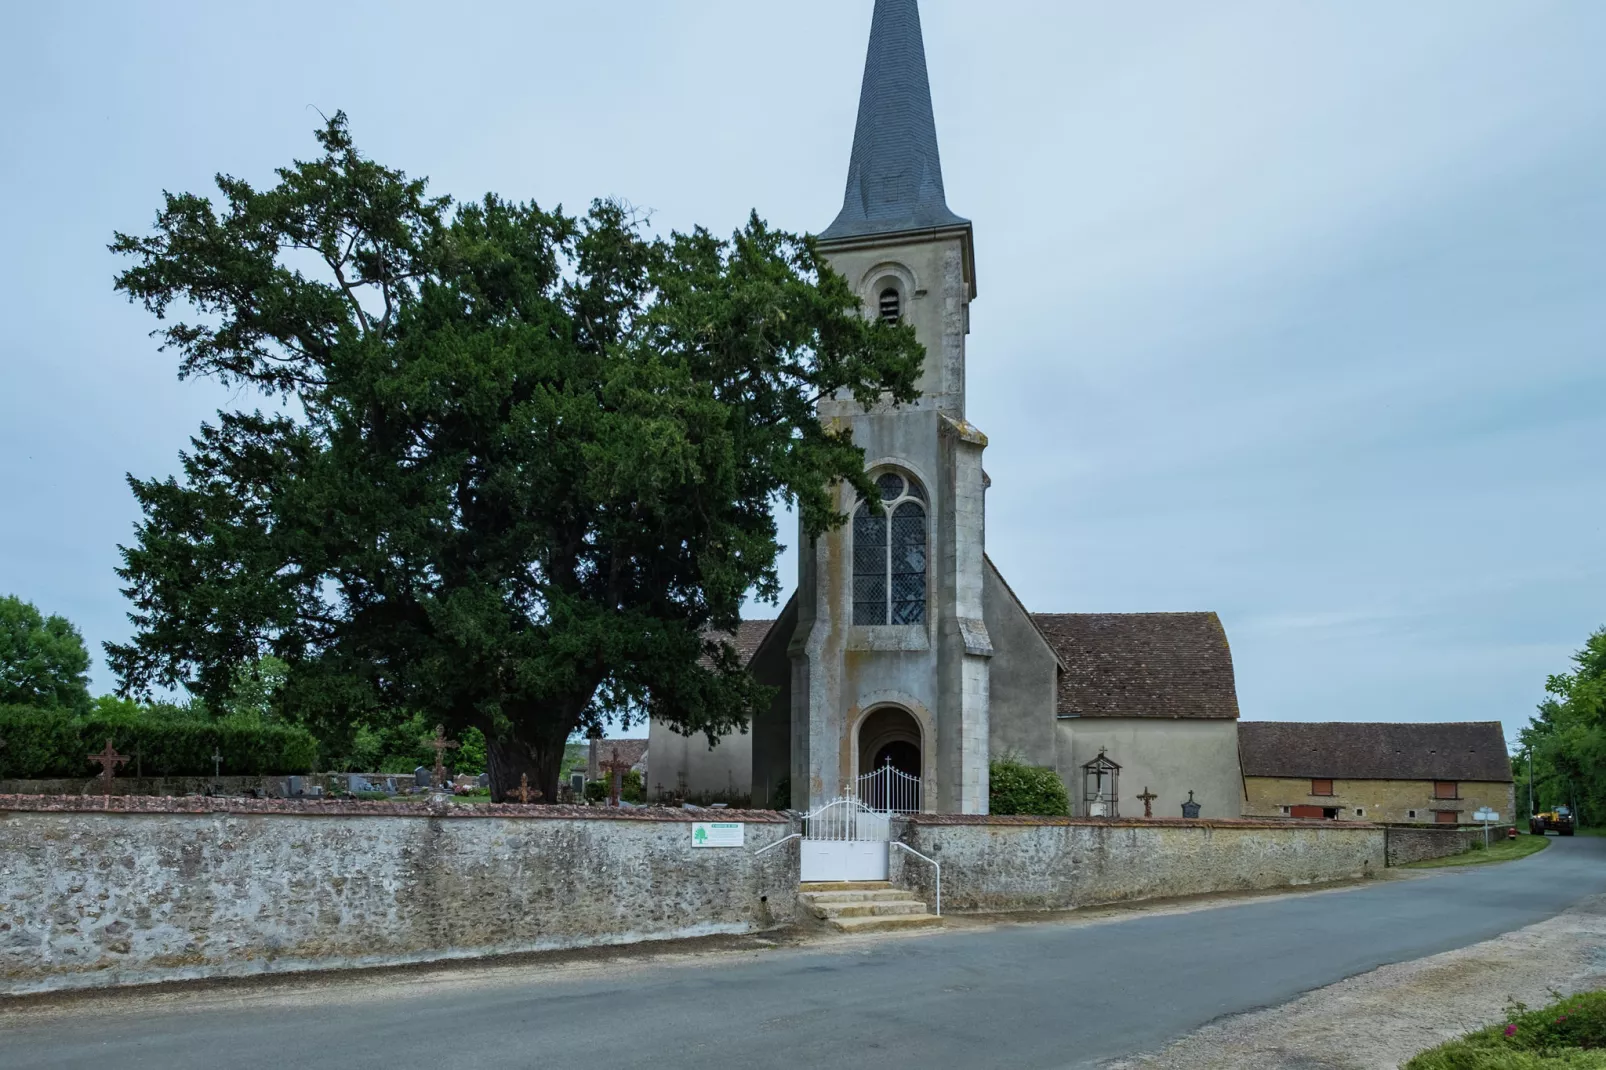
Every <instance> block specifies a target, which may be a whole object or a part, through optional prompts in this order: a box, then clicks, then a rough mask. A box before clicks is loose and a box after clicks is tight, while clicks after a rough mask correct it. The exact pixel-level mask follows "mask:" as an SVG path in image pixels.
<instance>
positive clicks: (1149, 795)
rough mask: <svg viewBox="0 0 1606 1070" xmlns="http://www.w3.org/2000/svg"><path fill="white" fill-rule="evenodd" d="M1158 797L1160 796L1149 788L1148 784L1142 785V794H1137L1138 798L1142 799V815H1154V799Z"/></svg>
mask: <svg viewBox="0 0 1606 1070" xmlns="http://www.w3.org/2000/svg"><path fill="white" fill-rule="evenodd" d="M1159 797H1160V796H1158V795H1156V794H1155V793H1154V792H1152V791H1150V790H1149V786H1148V785H1147V784H1145V785H1144V786H1143V794H1142V795H1139V796H1138V798H1139V799H1141V800H1142V801H1143V816H1144V817H1153V816H1154V800H1156V799H1158V798H1159Z"/></svg>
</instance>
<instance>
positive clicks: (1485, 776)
mask: <svg viewBox="0 0 1606 1070" xmlns="http://www.w3.org/2000/svg"><path fill="white" fill-rule="evenodd" d="M1238 754H1239V758H1240V760H1241V761H1242V763H1243V772H1244V776H1260V777H1296V778H1301V779H1302V778H1305V777H1313V778H1317V779H1324V780H1325V779H1334V780H1458V781H1459V780H1467V781H1499V782H1502V783H1505V782H1509V781H1510V780H1511V759H1510V758H1509V756H1508V755H1507V754H1506V740H1505V734H1504V732H1503V730H1502V728H1501V725H1500V722H1498V721H1453V722H1442V723H1437V724H1400V723H1394V722H1345V721H1336V722H1335V721H1329V722H1298V721H1243V722H1241V723H1240V724H1239V725H1238Z"/></svg>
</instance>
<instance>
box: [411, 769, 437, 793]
mask: <svg viewBox="0 0 1606 1070" xmlns="http://www.w3.org/2000/svg"><path fill="white" fill-rule="evenodd" d="M432 783H434V773H433V771H432V770H431V769H430V768H429V767H428V766H424V765H420V766H418V767H417V768H415V769H414V770H413V787H415V788H427V787H429V786H430V785H431V784H432Z"/></svg>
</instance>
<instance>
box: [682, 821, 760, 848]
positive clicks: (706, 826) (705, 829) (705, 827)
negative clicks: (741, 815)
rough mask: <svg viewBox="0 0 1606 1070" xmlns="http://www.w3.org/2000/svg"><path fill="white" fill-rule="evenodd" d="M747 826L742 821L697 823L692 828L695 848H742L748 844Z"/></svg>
mask: <svg viewBox="0 0 1606 1070" xmlns="http://www.w3.org/2000/svg"><path fill="white" fill-rule="evenodd" d="M746 834H747V826H746V825H744V824H742V823H741V822H740V821H697V822H694V823H693V824H692V827H691V845H692V846H693V847H740V846H742V845H743V844H744V843H745V842H746V838H747V836H746Z"/></svg>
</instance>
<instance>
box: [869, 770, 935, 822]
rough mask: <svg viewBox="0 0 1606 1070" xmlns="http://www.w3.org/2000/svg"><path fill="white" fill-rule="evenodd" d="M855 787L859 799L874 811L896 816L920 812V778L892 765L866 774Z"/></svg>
mask: <svg viewBox="0 0 1606 1070" xmlns="http://www.w3.org/2000/svg"><path fill="white" fill-rule="evenodd" d="M854 786H855V789H856V792H855V793H856V794H857V796H858V797H859V799H860V800H861V801H862V802H863V803H864V805H865V806H868V807H869V808H870V809H872V810H882V811H886V812H888V813H894V814H918V813H919V812H920V778H919V777H917V776H910V775H909V774H908V773H905V772H903V771H902V770H900V769H894V768H893V767H892V766H890V765H883V766H882V767H881V768H880V769H877V770H876V771H875V772H873V773H865V774H864V775H863V776H861V777H859V778H858V780H857V781H856V782H855V785H854Z"/></svg>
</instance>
